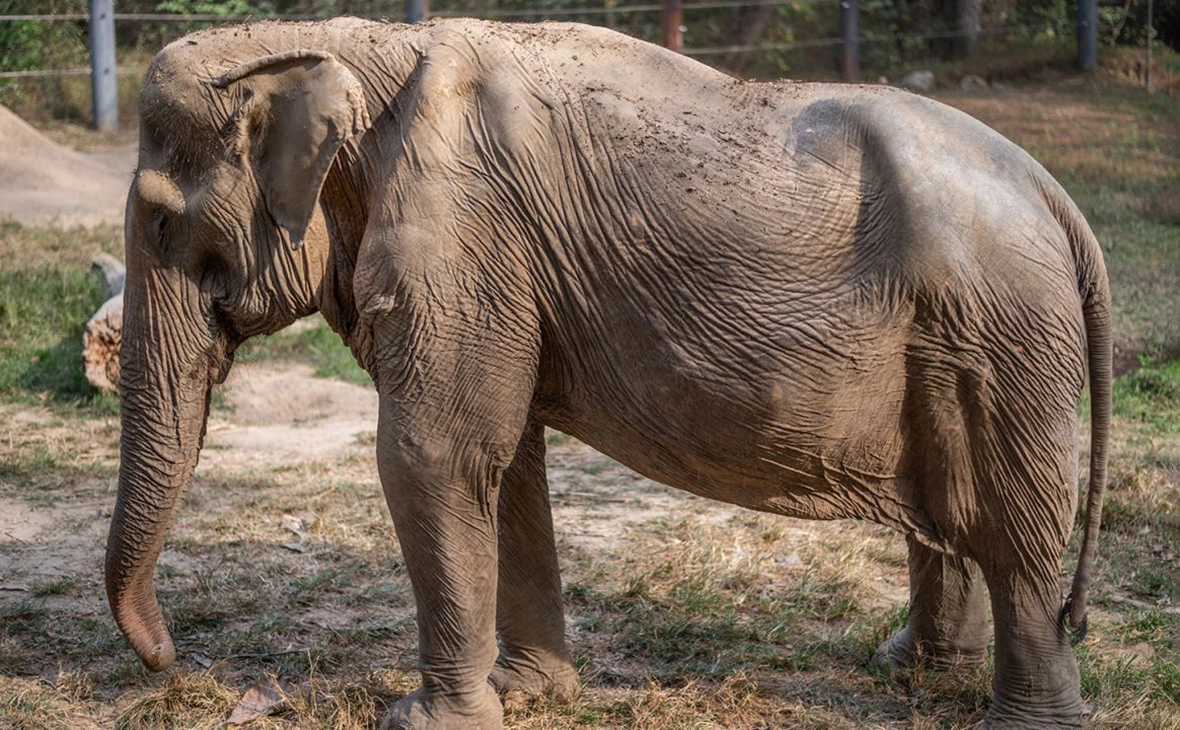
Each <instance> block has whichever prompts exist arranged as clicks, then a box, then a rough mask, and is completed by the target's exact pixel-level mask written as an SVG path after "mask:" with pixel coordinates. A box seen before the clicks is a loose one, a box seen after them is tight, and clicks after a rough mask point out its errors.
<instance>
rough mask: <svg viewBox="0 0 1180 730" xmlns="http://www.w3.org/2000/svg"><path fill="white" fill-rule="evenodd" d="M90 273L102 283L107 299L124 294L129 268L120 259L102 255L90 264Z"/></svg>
mask: <svg viewBox="0 0 1180 730" xmlns="http://www.w3.org/2000/svg"><path fill="white" fill-rule="evenodd" d="M90 273H92V274H94V275H95V276H97V277H98V278H99V280H100V281H101V282H102V286H103V290H104V291H106V295H107V299H110V298H111V297H113V296H115V295H116V294H121V293H122V292H123V281H124V280H125V279H126V278H127V268H126V267H125V266H123V263H122V262H121V261H119V259H117V258H115V257H114V256H111V255H110V254H106V253H100V254H99V255H97V256H95V257H94V260H93V261H91V262H90Z"/></svg>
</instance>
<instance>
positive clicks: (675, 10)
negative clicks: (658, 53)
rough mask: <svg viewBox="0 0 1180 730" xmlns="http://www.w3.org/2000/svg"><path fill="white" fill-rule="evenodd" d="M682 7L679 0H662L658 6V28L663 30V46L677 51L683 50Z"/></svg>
mask: <svg viewBox="0 0 1180 730" xmlns="http://www.w3.org/2000/svg"><path fill="white" fill-rule="evenodd" d="M683 25H684V9H683V8H682V7H681V5H680V0H663V6H662V7H661V8H660V28H661V30H662V31H663V40H664V48H670V49H672V50H673V51H676V52H677V53H680V52H682V51H683V50H684V31H682V30H681V27H682V26H683Z"/></svg>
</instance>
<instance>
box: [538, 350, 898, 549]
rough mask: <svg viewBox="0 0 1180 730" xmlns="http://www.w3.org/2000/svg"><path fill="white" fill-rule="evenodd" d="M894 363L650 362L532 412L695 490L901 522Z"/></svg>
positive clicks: (764, 504)
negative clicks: (731, 365) (751, 369)
mask: <svg viewBox="0 0 1180 730" xmlns="http://www.w3.org/2000/svg"><path fill="white" fill-rule="evenodd" d="M647 352H648V354H649V355H650V353H651V350H648V351H647ZM893 360H894V361H893V362H884V361H882V359H881V358H868V359H864V358H861V359H854V358H848V359H845V360H842V361H840V362H836V363H823V366H822V367H821V366H819V365H818V364H817V363H816V362H811V363H810V364H806V363H790V362H787V363H786V364H785V365H784V364H782V363H780V367H779V368H778V369H777V372H765V370H767V368H764V372H761V373H757V374H755V375H751V374H748V373H745V374H738V375H735V374H734V373H732V372H727V371H726V369H724V368H720V369H719V368H711V367H709V366H708V365H707V364H703V363H702V362H701V361H699V360H698V361H696V365H697V367H696V368H693V369H688V368H676V367H672V368H667V369H662V370H659V371H658V372H653V371H652V365H651V362H652V359H651V358H648V359H646V360H645V361H644V362H645V365H644V367H643V368H639V369H636V370H634V371H632V372H630V373H620V374H619V377H618V380H617V381H616V382H624V383H627V388H626V389H625V391H624V392H623V393H622V394H621V395H620V394H617V393H612V392H610V389H609V388H604V389H602V390H601V391H599V392H587V393H584V394H583V395H582V397H580V398H571V399H570V400H569V401H567V402H566V403H564V404H561V405H560V406H557V404H552V403H551V404H549V407H545V408H541V409H540V413H539V414H538V415H539V416H540V417H541V418H542V419H543V420H544V421H545V422H546V423H548V424H549V425H551V426H553V427H555V428H558V429H560V430H562V431H565V432H566V433H569V434H571V435H573V436H575V437H577V438H578V439H580V440H582V441H584V442H585V443H587V444H589V445H590V446H593V447H594V448H596V449H598V450H600V451H602V452H603V453H605V454H607V455H609V456H611V457H612V458H614V459H617V460H618V461H620V462H622V463H623V464H625V465H627V466H628V467H630V468H632V469H635V470H636V471H638V472H640V473H641V474H643V475H645V476H647V477H650V478H652V479H655V480H657V481H660V482H662V483H665V484H668V485H669V486H673V487H676V488H679V489H684V490H687V491H689V492H692V493H694V494H698V495H700V496H704V497H709V498H712V499H717V500H720V501H723V502H728V503H732V504H737V505H740V506H743V507H747V508H750V509H756V510H760V511H765V512H774V513H778V514H785V515H791V516H797V517H805V518H812V519H837V518H846V517H857V518H863V519H869V520H873V521H876V522H881V523H884V524H889V525H892V526H899V527H904V526H905V525H906V524H908V523H909V522H912V521H913V520H912V519H910V518H908V517H905V516H904V515H902V514H901V513H902V512H905V511H906V510H905V509H904V508H902V507H900V506H899V505H901V504H902V503H903V502H905V501H906V499H905V492H906V491H907V490H906V489H905V484H904V479H903V478H902V477H901V476H900V472H901V470H902V468H903V467H902V460H903V454H904V435H903V428H902V420H901V415H902V404H903V400H904V395H905V377H904V367H903V366H902V364H901V361H900V358H895V359H893ZM751 361H752V362H758V358H757V357H755V356H753V355H752V356H751ZM616 362H619V361H616ZM623 364H624V365H625V364H626V363H625V361H624V362H623ZM586 380H587V381H589V382H591V383H593V382H596V380H597V379H596V378H594V377H591V376H589V375H588V376H587V379H586ZM555 406H556V407H555Z"/></svg>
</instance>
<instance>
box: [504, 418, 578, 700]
mask: <svg viewBox="0 0 1180 730" xmlns="http://www.w3.org/2000/svg"><path fill="white" fill-rule="evenodd" d="M496 626H497V629H498V630H499V633H500V658H499V659H498V660H497V661H496V666H495V668H494V669H493V670H492V674H491V682H492V685H493V686H494V687H495V688H496V690H497V691H498V692H500V694H501V695H504V696H512V695H523V696H524V698H526V699H531V698H535V697H540V696H543V695H544V696H548V697H550V698H553V699H557V700H562V701H564V700H568V699H571V698H572V697H573V696H574V695H575V694H576V693H577V689H578V672H577V670H576V669H575V668H574V665H573V662H572V661H571V660H570V656H569V651H568V650H567V649H566V645H565V612H564V609H563V606H562V593H561V575H560V573H559V570H558V565H557V551H556V548H555V546H554V539H553V517H552V512H551V510H550V507H549V485H548V482H547V480H546V478H545V429H544V427H543V426H541V425H540V424H537V423H532V424H530V425H529V426H528V428H527V429H526V430H525V434H524V437H523V438H522V439H521V442H520V445H519V446H518V447H517V449H516V457H515V458H514V459H513V461H512V464H511V465H510V466H509V467H508V469H507V471H505V472H504V479H503V483H502V484H501V488H500V582H499V591H498V597H497V602H496Z"/></svg>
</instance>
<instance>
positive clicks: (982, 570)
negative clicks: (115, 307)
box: [106, 19, 1110, 730]
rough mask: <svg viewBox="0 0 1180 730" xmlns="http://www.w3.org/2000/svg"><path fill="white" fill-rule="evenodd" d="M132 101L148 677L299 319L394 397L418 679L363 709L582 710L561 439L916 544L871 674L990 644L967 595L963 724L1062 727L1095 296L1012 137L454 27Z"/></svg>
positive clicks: (410, 718)
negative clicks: (220, 488) (237, 448)
mask: <svg viewBox="0 0 1180 730" xmlns="http://www.w3.org/2000/svg"><path fill="white" fill-rule="evenodd" d="M140 109H141V115H142V129H141V140H142V141H141V149H140V157H139V170H138V172H137V174H136V177H135V182H134V183H133V185H132V187H131V192H130V198H129V200H128V208H127V231H126V235H127V265H128V272H127V288H126V308H125V314H124V321H125V325H124V326H125V331H124V340H123V351H122V358H123V359H122V392H123V401H122V403H123V406H122V408H123V411H122V416H123V437H122V439H123V440H122V465H121V468H120V474H119V496H118V503H117V505H116V509H115V515H114V519H113V522H112V526H111V535H110V542H109V546H108V553H107V567H106V575H107V590H108V593H109V598H110V603H111V606H112V609H113V611H114V614H115V617H116V619H117V621H118V624H119V626H120V628H121V629H122V630H123V631H124V633H125V634H126V635H127V637H128V639H129V641H130V642H131V644H132V646H133V647H134V648H135V650H136V652H138V654H139V656H140V657H141V658H142V659H143V661H144V663H145V664H146V665H147V666H149V667H150V668H152V669H157V670H158V669H163V668H164V667H167V666H168V665H169V664H170V663H171V662H172V661H173V659H174V656H175V652H174V649H173V645H172V642H171V639H170V638H169V635H168V632H167V629H166V628H165V627H164V624H163V622H162V620H161V614H160V609H159V607H158V605H157V603H156V599H155V592H154V588H153V585H152V572H153V568H154V565H155V562H156V558H157V556H158V555H159V552H160V550H161V547H162V544H163V542H164V539H165V535H166V533H167V530H168V528H169V526H170V525H171V523H172V521H173V518H174V515H175V512H176V508H177V506H178V505H179V504H180V500H181V498H182V496H183V493H184V491H185V489H186V487H187V485H188V482H189V478H190V476H191V474H192V470H193V467H194V466H195V464H196V462H197V454H198V451H199V450H200V448H201V441H202V437H203V433H204V427H205V419H206V415H207V413H208V406H209V392H210V387H211V386H212V385H213V384H214V383H217V382H220V381H221V380H223V379H224V377H225V375H226V373H227V371H228V369H229V367H230V363H231V361H232V354H233V351H234V348H235V347H236V346H237V345H238V344H239V343H241V342H242V341H243V340H245V339H247V338H249V337H251V336H253V335H257V334H262V333H266V332H273V331H275V330H277V329H279V328H280V327H283V326H284V325H286V324H288V323H290V322H292V321H293V320H295V319H296V318H297V317H300V316H303V315H306V314H308V313H311V312H314V311H316V310H319V311H320V312H322V313H323V314H324V316H325V317H326V318H327V320H328V321H329V322H330V323H331V325H332V327H333V328H334V329H335V330H336V331H337V332H339V333H340V335H341V336H342V337H343V339H344V341H345V342H346V343H348V345H349V346H351V348H352V350H353V352H354V353H355V355H356V357H357V360H358V361H359V362H360V363H361V365H363V366H364V367H365V368H366V369H367V370H368V371H369V372H370V373H371V374H372V376H373V379H374V381H375V382H376V385H377V389H378V391H379V393H380V403H381V411H380V412H381V415H380V421H379V427H378V439H377V457H378V463H379V467H380V474H381V480H382V484H383V486H384V489H385V494H386V496H387V499H388V502H389V507H390V511H391V512H392V514H393V519H394V522H395V524H396V527H397V532H398V536H399V538H400V540H401V544H402V548H403V551H404V553H405V559H406V565H407V567H408V569H409V573H410V577H411V579H412V581H413V586H414V594H415V598H416V600H417V604H418V621H419V630H420V651H421V671H422V678H423V686H422V688H421V689H420V690H419V691H418V692H417V693H415V694H413V695H411V696H410V697H407V698H405V699H404V700H403V701H401V702H400V703H399V704H398V705H397V706H396V707H395V708H394V710H393V711H392V712H391V714H390V716H389V717H388V718H387V719H386V726H387V727H397V728H407V727H408V728H463V729H465V730H470V729H476V730H482V729H487V728H499V727H501V725H502V717H501V715H502V713H501V705H500V702H499V700H498V698H497V691H499V692H504V691H508V690H514V689H515V690H521V691H524V692H525V693H527V694H532V695H537V694H542V693H550V694H554V695H558V696H569V695H570V694H572V693H573V692H574V690H575V689H576V686H577V676H576V673H575V670H574V667H573V666H572V664H571V662H570V657H569V653H568V652H567V649H566V646H565V641H564V638H563V616H562V603H561V586H560V577H559V575H558V571H557V560H556V557H555V553H554V546H553V530H552V525H551V518H550V511H549V504H548V492H547V487H546V482H545V471H544V455H545V454H544V452H545V446H544V438H543V430H542V429H543V426H546V425H547V426H551V427H554V428H557V429H560V430H562V431H565V432H566V433H569V434H572V435H573V436H576V437H577V438H579V439H581V440H583V441H585V442H586V443H588V444H591V445H593V446H594V447H596V448H598V449H600V450H602V451H603V452H605V453H607V454H609V455H611V456H613V457H615V458H616V459H618V460H620V461H621V462H623V463H625V464H627V465H629V466H631V467H633V468H635V469H636V470H638V471H640V472H641V473H643V474H646V475H648V476H650V477H652V478H654V479H658V480H660V481H662V482H665V483H667V484H670V485H673V486H676V487H680V488H683V489H687V490H689V491H692V492H694V493H696V494H700V495H704V496H707V497H712V498H715V499H719V500H723V501H726V502H732V503H734V504H739V505H743V506H746V507H749V508H751V509H756V510H762V511H766V512H773V513H777V514H784V515H793V516H798V517H808V518H816V519H835V518H846V517H857V518H862V519H868V520H872V521H875V522H878V523H881V524H884V525H889V526H891V527H894V528H896V529H898V530H900V531H902V532H904V533H905V534H906V535H907V536H908V539H909V543H910V550H911V552H910V563H911V574H912V579H913V598H912V611H911V617H910V623H909V625H908V626H907V627H906V628H905V629H904V630H903V631H902V632H901V633H900V634H898V635H897V636H895V637H894V638H893V639H891V640H890V641H889V642H887V643H886V644H885V645H884V646H883V647H882V648H881V650H880V652H879V655H878V658H879V659H880V660H881V661H884V662H887V663H893V664H902V665H904V664H908V663H911V662H913V661H914V660H915V659H916V658H917V657H919V656H922V657H930V658H932V659H935V660H937V661H940V662H943V663H955V662H960V663H961V662H976V661H979V660H980V659H981V658H982V656H983V653H984V649H985V644H986V642H987V640H988V636H987V628H986V623H987V622H986V606H985V605H984V603H985V591H984V586H985V585H986V587H987V588H988V589H989V591H990V601H991V610H992V614H993V616H994V619H995V620H994V624H995V641H996V658H995V664H996V680H995V701H994V702H993V704H992V707H991V710H990V712H989V714H988V716H987V720H986V724H987V725H988V726H989V727H992V728H1001V727H1002V728H1032V727H1037V728H1044V727H1076V726H1078V725H1079V724H1080V722H1081V703H1080V701H1079V694H1078V673H1077V668H1076V665H1075V662H1074V658H1073V655H1072V652H1071V650H1070V647H1069V644H1068V641H1067V639H1068V637H1067V633H1066V631H1065V630H1064V629H1063V626H1062V622H1061V621H1059V618H1058V613H1059V610H1060V607H1061V593H1060V587H1059V577H1058V576H1059V570H1060V566H1061V558H1062V555H1063V552H1064V549H1065V545H1066V540H1067V538H1068V536H1069V533H1070V528H1071V524H1072V518H1073V515H1074V512H1075V508H1076V501H1077V500H1076V497H1077V491H1076V486H1075V485H1076V483H1077V482H1076V472H1077V455H1078V437H1077V428H1078V424H1077V403H1078V396H1079V393H1080V392H1081V389H1082V386H1083V383H1084V380H1085V377H1086V368H1087V365H1088V367H1089V369H1090V372H1091V381H1092V386H1093V392H1094V409H1093V410H1094V419H1095V421H1094V438H1095V441H1094V444H1093V448H1092V452H1093V454H1094V457H1093V459H1094V461H1093V462H1092V465H1091V468H1092V472H1091V473H1092V476H1093V479H1092V481H1093V482H1094V483H1095V484H1096V486H1097V487H1098V488H1097V489H1092V492H1091V494H1092V499H1095V497H1094V495H1095V493H1096V494H1097V499H1100V497H1101V489H1100V487H1101V484H1102V481H1103V479H1104V477H1103V476H1102V475H1103V469H1104V466H1105V454H1106V432H1107V419H1108V415H1107V414H1108V410H1107V407H1108V404H1109V390H1110V388H1109V379H1110V364H1109V359H1110V332H1109V328H1110V326H1109V309H1110V306H1109V293H1108V288H1107V281H1106V274H1105V271H1104V268H1103V262H1102V257H1101V254H1100V251H1099V248H1098V246H1097V243H1096V242H1095V240H1094V237H1093V235H1092V233H1091V232H1090V230H1089V228H1088V227H1087V226H1086V224H1085V222H1084V221H1083V220H1082V218H1081V216H1080V215H1079V213H1078V211H1077V209H1076V208H1075V207H1074V206H1073V204H1072V203H1071V202H1070V201H1069V200H1068V198H1067V197H1066V196H1065V194H1064V193H1063V192H1062V190H1061V188H1060V187H1058V185H1057V184H1056V183H1054V182H1053V180H1052V179H1050V177H1049V176H1048V174H1047V173H1046V172H1045V171H1044V170H1043V169H1042V168H1041V167H1040V166H1039V165H1037V164H1036V163H1035V162H1033V161H1032V160H1031V159H1030V158H1029V157H1028V156H1027V155H1025V154H1024V153H1023V152H1022V151H1021V150H1019V149H1018V148H1016V147H1015V146H1014V145H1012V144H1010V143H1009V142H1007V141H1005V140H1004V139H1002V138H1001V137H999V136H998V135H996V134H995V133H994V132H992V131H991V130H989V129H987V128H986V127H984V126H983V125H981V124H979V123H978V122H975V121H974V120H972V119H970V118H968V117H966V116H964V115H963V114H960V113H958V112H956V111H953V110H951V109H949V108H947V107H944V106H941V105H939V104H937V103H934V102H931V101H928V100H925V99H922V98H919V97H916V96H912V95H910V94H907V93H904V92H900V91H896V90H891V89H886V88H867V87H852V86H832V85H821V84H795V83H781V84H752V83H743V82H740V81H736V80H733V79H731V78H728V77H726V76H723V75H721V74H719V73H717V72H715V71H712V70H710V69H708V68H706V67H704V66H702V65H700V64H698V63H695V62H693V61H691V60H688V59H686V58H683V57H681V56H677V55H675V54H672V53H670V52H667V51H664V50H662V49H659V48H656V47H654V46H650V45H646V44H643V43H640V42H638V41H635V40H631V39H628V38H626V37H624V36H621V35H617V34H615V33H612V32H609V31H606V30H601V29H593V28H586V27H580V26H574V25H560V24H549V25H540V26H506V25H496V24H488V23H482V22H475V21H466V20H462V21H442V22H435V23H430V24H427V25H424V26H415V27H410V26H399V25H383V24H375V23H368V22H362V21H357V20H350V19H346V20H335V21H331V22H327V23H323V24H315V25H302V24H278V23H264V24H260V25H254V26H245V27H228V28H220V29H216V30H212V31H206V32H202V33H198V34H196V35H193V36H190V37H189V38H186V39H183V40H181V41H178V42H177V43H174V44H172V45H171V46H169V47H168V48H167V49H165V50H164V51H163V52H162V53H161V54H160V55H159V56H158V57H157V58H156V60H155V62H154V63H153V64H152V67H151V70H150V71H149V72H148V78H147V86H146V88H145V90H144V92H143V96H142V99H141V102H140ZM321 214H322V217H321ZM300 244H302V245H300ZM1087 340H1088V342H1089V348H1088V350H1087V345H1086V342H1087ZM1087 353H1088V354H1087ZM1087 357H1088V358H1089V359H1088V360H1087ZM1096 515H1097V511H1092V512H1091V513H1090V515H1089V517H1090V525H1089V526H1090V527H1091V528H1096V522H1095V520H1096V519H1097V517H1096ZM1088 534H1090V535H1091V537H1092V530H1091V532H1090V533H1088ZM1092 552H1093V550H1092V540H1090V539H1088V541H1087V556H1090V557H1092ZM1088 560H1089V557H1088V558H1087V559H1086V560H1085V561H1083V564H1082V569H1081V571H1080V574H1079V578H1078V580H1077V582H1076V585H1075V590H1082V591H1083V592H1084V586H1085V582H1086V573H1087V571H1086V567H1087V565H1088ZM1080 603H1081V604H1082V608H1079V609H1078V610H1077V611H1076V612H1075V615H1074V616H1073V620H1074V622H1075V623H1076V621H1077V620H1078V619H1080V618H1081V614H1082V613H1083V612H1084V603H1085V601H1084V597H1083V599H1082V600H1081V601H1080ZM497 639H498V640H497Z"/></svg>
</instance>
